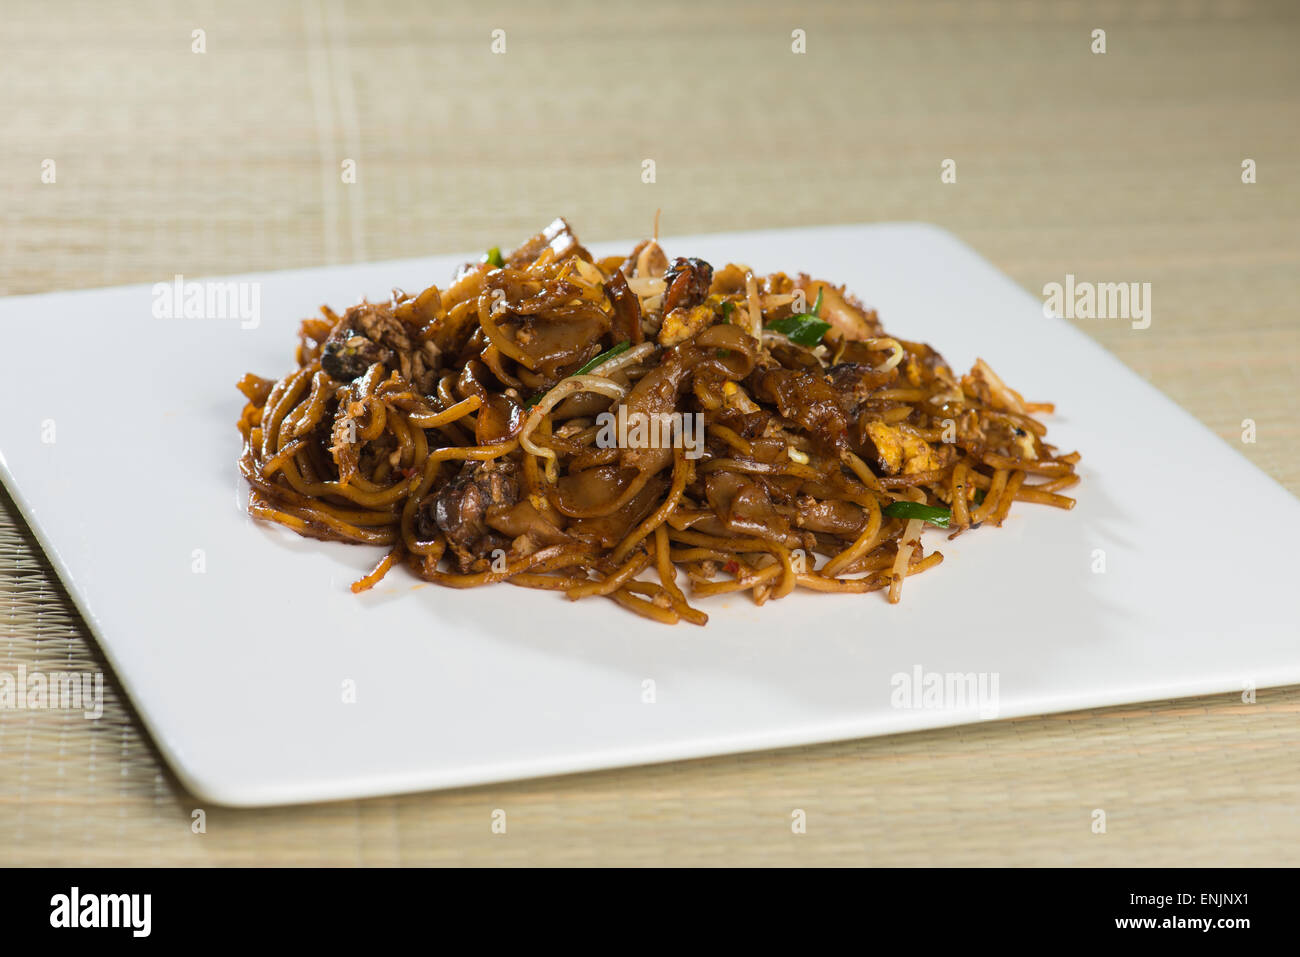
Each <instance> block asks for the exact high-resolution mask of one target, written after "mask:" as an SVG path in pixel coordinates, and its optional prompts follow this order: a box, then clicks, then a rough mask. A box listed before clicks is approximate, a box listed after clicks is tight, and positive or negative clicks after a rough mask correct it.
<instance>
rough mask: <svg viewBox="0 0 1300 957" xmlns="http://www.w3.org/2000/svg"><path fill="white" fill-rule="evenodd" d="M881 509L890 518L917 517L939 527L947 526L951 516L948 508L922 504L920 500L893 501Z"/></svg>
mask: <svg viewBox="0 0 1300 957" xmlns="http://www.w3.org/2000/svg"><path fill="white" fill-rule="evenodd" d="M882 511H883V512H884V514H886V515H888V516H889V517H890V518H903V519H908V518H919V519H923V520H924V521H927V522H929V523H930V524H931V525H938V526H939V527H940V528H947V527H948V521H949V520H950V519H951V518H952V512H950V511H949V510H948V509H946V508H943V507H941V506H938V505H922V504H921V503H920V502H894V503H893V504H891V505H886V506H885V507H884V509H882Z"/></svg>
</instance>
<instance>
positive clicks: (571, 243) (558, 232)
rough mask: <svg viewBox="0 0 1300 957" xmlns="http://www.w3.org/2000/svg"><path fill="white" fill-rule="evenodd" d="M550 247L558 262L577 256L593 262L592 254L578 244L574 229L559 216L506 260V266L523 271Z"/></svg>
mask: <svg viewBox="0 0 1300 957" xmlns="http://www.w3.org/2000/svg"><path fill="white" fill-rule="evenodd" d="M548 246H549V247H550V248H551V250H552V251H553V252H554V253H555V258H556V259H557V260H560V259H563V258H564V257H566V256H572V255H574V254H577V255H578V256H580V257H582V258H583V259H585V260H587V261H588V262H590V261H591V253H589V252H587V250H586V249H585V248H583V246H582V245H581V244H580V243H579V242H578V237H577V236H576V235H574V232H573V228H572V227H571V226H570V225H569V224H568V223H567V222H565V221H564V219H563V218H562V217H558V216H557V217H556V218H555V219H554V220H553V221H552V222H551V224H550V225H549V226H547V227H546V228H545V229H543V230H542V231H541V232H540V233H538V234H537V235H536V236H534V237H533V238H532V239H530V240H528V241H527V242H526V243H524V244H523V245H522V246H520V247H519V248H518V249H516V250H515V251H514V252H512V253H511V254H510V255H509V256H508V257H507V258H506V265H507V266H509V267H511V268H512V269H523V268H524V267H525V266H528V265H530V264H532V263H534V262H536V261H537V257H538V256H540V255H541V254H542V253H543V252H544V251H545V250H546V248H547V247H548Z"/></svg>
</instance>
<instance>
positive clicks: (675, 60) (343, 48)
mask: <svg viewBox="0 0 1300 957" xmlns="http://www.w3.org/2000/svg"><path fill="white" fill-rule="evenodd" d="M444 6H445V7H446V9H442V7H444ZM1298 11H1300V8H1298V7H1297V6H1296V5H1294V4H1290V3H1285V2H1277V3H1266V2H1251V0H1238V2H1229V3H1218V2H1208V0H1207V2H1197V3H1175V2H1168V0H1163V2H1162V0H1156V2H1151V0H1148V2H1140V3H1129V2H1118V0H1117V2H1111V3H1096V4H1093V3H1077V2H1060V3H1044V4H1038V3H1032V2H996V0H995V2H978V3H966V2H957V0H952V2H920V3H907V4H866V3H855V4H839V3H832V2H804V3H799V4H784V5H780V4H765V3H711V4H700V3H659V4H653V5H650V6H647V5H645V4H626V5H616V4H604V5H590V4H583V3H576V2H573V3H563V2H550V3H545V4H528V3H514V2H506V3H502V2H498V3H493V4H486V5H485V4H478V5H472V6H468V5H467V8H461V7H460V6H459V5H456V6H453V5H450V4H447V5H430V4H422V3H415V2H412V3H393V4H389V3H358V4H348V3H343V2H340V0H305V2H301V3H289V4H271V3H264V2H252V0H234V2H222V3H215V2H213V3H187V2H181V3H165V2H157V3H144V2H121V3H112V4H107V3H98V2H82V3H43V2H28V0H9V2H7V3H6V4H5V15H4V18H3V20H4V22H3V25H0V90H3V95H2V96H0V130H2V131H3V132H2V133H0V136H2V137H3V149H2V150H0V196H2V197H3V203H0V224H2V225H0V294H17V293H27V292H38V291H46V290H54V289H69V288H86V287H94V286H105V285H114V284H119V283H128V282H156V281H159V280H162V279H168V278H170V277H171V276H173V275H174V274H176V273H182V274H184V275H186V276H187V277H190V276H201V275H213V274H221V273H227V272H236V271H245V270H256V269H281V268H289V267H296V266H312V265H321V264H328V263H345V262H354V261H363V260H379V259H385V258H391V257H402V256H416V255H422V254H432V253H437V252H451V251H456V250H471V249H481V248H486V247H488V246H491V245H502V246H508V245H509V244H511V243H512V242H515V241H517V240H519V239H521V238H522V237H524V236H526V235H528V234H530V233H532V232H534V231H535V230H536V229H537V228H539V226H540V225H542V224H543V223H545V222H546V221H548V220H549V219H550V218H551V217H553V216H554V215H557V214H562V215H565V216H567V217H569V218H570V221H571V222H572V223H574V225H575V226H576V228H577V229H578V231H579V234H580V235H581V236H583V237H584V238H587V239H590V240H599V239H609V238H616V237H626V236H633V235H638V234H642V233H645V232H647V231H648V230H649V229H650V227H651V223H652V220H653V217H654V213H655V211H656V210H662V223H661V229H662V231H663V233H664V234H666V235H669V236H671V235H673V234H686V233H692V232H712V231H719V230H730V229H750V228H759V227H780V226H794V225H802V224H818V223H837V222H843V223H848V222H866V221H880V220H904V219H908V220H911V219H915V220H926V221H931V222H935V223H938V224H940V225H942V226H945V227H947V228H949V229H951V230H953V231H954V232H956V233H957V234H958V235H960V236H961V237H962V238H963V239H965V240H966V241H967V242H969V243H970V244H971V245H973V246H974V247H975V248H976V249H978V250H980V251H981V252H982V253H983V254H984V255H986V256H987V257H988V258H989V259H990V260H992V261H993V262H994V263H995V264H996V265H997V266H998V267H1000V268H1001V269H1003V270H1005V271H1006V272H1007V273H1008V274H1010V275H1011V276H1012V277H1014V278H1015V279H1016V280H1017V281H1018V282H1019V283H1021V284H1022V285H1023V286H1024V287H1025V288H1027V289H1029V290H1031V291H1033V292H1034V293H1035V294H1038V292H1039V291H1040V290H1041V289H1042V287H1043V285H1044V284H1045V283H1047V282H1053V281H1057V282H1061V281H1063V280H1064V277H1065V275H1066V274H1067V273H1069V274H1074V275H1075V276H1077V277H1079V278H1080V279H1088V280H1092V281H1096V282H1131V281H1140V282H1150V283H1151V284H1152V287H1151V288H1152V299H1151V305H1152V323H1151V326H1150V328H1148V329H1145V330H1135V329H1133V328H1132V327H1131V325H1130V324H1129V323H1127V322H1123V321H1101V320H1078V325H1080V326H1081V327H1082V328H1083V329H1085V330H1086V331H1087V332H1088V333H1089V334H1090V335H1092V336H1094V337H1095V338H1097V339H1098V340H1099V341H1101V342H1102V343H1103V344H1105V345H1106V347H1107V348H1109V349H1111V350H1112V351H1114V352H1115V353H1116V354H1118V355H1119V356H1120V357H1121V358H1122V359H1123V361H1124V362H1126V363H1127V364H1128V365H1129V366H1130V367H1132V368H1133V369H1135V370H1136V371H1137V372H1138V373H1139V374H1141V375H1143V376H1145V377H1146V378H1148V379H1149V380H1150V381H1152V382H1153V383H1154V384H1155V385H1157V386H1158V387H1159V388H1160V389H1162V390H1163V391H1165V392H1166V393H1168V394H1169V395H1171V396H1172V397H1173V398H1174V399H1175V400H1177V401H1178V402H1179V403H1181V404H1182V405H1184V406H1185V407H1187V408H1188V409H1190V410H1191V411H1192V412H1193V413H1194V414H1195V415H1196V416H1198V417H1199V418H1200V419H1201V420H1202V421H1203V422H1205V423H1206V424H1207V425H1208V426H1209V427H1210V428H1211V429H1213V430H1214V431H1215V432H1217V433H1218V434H1219V435H1220V436H1222V437H1223V438H1224V439H1225V440H1226V441H1229V442H1231V443H1233V444H1234V445H1235V446H1237V447H1238V448H1240V449H1241V450H1242V451H1243V452H1244V454H1246V455H1247V456H1248V457H1249V458H1250V459H1251V460H1252V461H1254V462H1255V463H1256V464H1258V465H1259V466H1260V467H1261V468H1262V469H1264V470H1265V471H1266V472H1268V473H1269V474H1271V475H1273V476H1274V477H1275V478H1277V479H1278V480H1279V481H1281V482H1282V483H1283V484H1284V485H1286V486H1287V487H1288V488H1289V489H1290V490H1291V491H1292V492H1293V493H1296V492H1300V452H1297V449H1300V426H1297V420H1296V416H1295V396H1296V394H1297V386H1300V360H1298V358H1297V357H1298V356H1300V323H1298V322H1297V319H1296V313H1295V293H1296V279H1297V275H1298V274H1300V229H1298V228H1297V225H1298V224H1300V185H1298V184H1300V159H1297V155H1298V154H1297V146H1300V58H1297V57H1296V56H1295V50H1296V49H1297V47H1298V46H1300V44H1298V41H1300V12H1298ZM1098 29H1100V30H1104V31H1105V42H1106V52H1105V53H1094V52H1092V49H1091V48H1092V47H1093V45H1094V44H1095V39H1094V36H1093V31H1094V30H1098ZM200 30H201V31H203V33H202V34H199V35H196V34H195V31H200ZM494 31H504V32H503V33H500V34H495V35H494ZM794 31H803V37H804V42H805V44H806V52H805V53H802V54H798V53H795V52H793V51H792V44H795V43H796V42H797V37H796V36H795V34H794ZM200 39H201V40H202V44H203V48H204V50H203V52H195V46H196V45H197V44H198V42H199V40H200ZM494 42H496V43H497V46H498V48H500V46H501V43H504V52H498V53H494V52H493V43H494ZM349 160H350V161H352V162H353V163H354V164H355V165H354V168H355V171H356V181H355V182H354V183H345V182H343V176H342V170H343V169H344V164H345V163H346V162H347V161H349ZM945 160H953V161H954V163H955V170H956V182H955V183H943V182H941V175H940V174H941V167H942V164H943V163H944V161H945ZM1246 160H1253V161H1254V168H1255V171H1256V180H1257V181H1256V182H1254V183H1244V182H1243V181H1242V172H1243V162H1244V161H1246ZM47 161H50V162H47ZM646 161H653V169H654V174H655V175H654V181H653V182H649V183H648V182H644V181H643V171H645V170H646V169H648V168H649V167H647V166H646ZM51 162H52V164H53V165H52V166H51ZM51 170H52V171H53V173H54V176H53V180H54V181H53V182H45V181H43V177H44V179H49V178H50V177H49V175H48V174H49V172H50V171H51ZM372 292H382V290H377V291H372ZM859 292H861V293H862V295H863V296H864V297H865V298H866V299H867V300H870V295H871V291H870V290H869V289H865V290H859ZM40 320H41V317H40V316H33V317H32V321H33V322H39V321H40ZM940 346H942V344H940ZM286 348H287V347H286ZM178 358H183V357H178ZM1044 361H1051V357H1044ZM15 362H43V363H48V364H49V365H50V368H51V374H57V370H58V361H57V357H53V356H30V355H26V354H24V352H23V347H22V342H21V341H18V342H13V341H10V342H5V343H3V344H0V371H3V368H4V367H6V366H8V365H9V364H10V363H15ZM1097 386H1098V388H1105V383H1098V384H1097ZM106 389H111V382H107V381H106ZM232 395H233V393H232ZM5 414H8V415H25V416H30V417H31V418H32V421H33V427H34V428H36V427H38V423H39V421H40V419H41V411H40V410H39V409H36V408H25V407H20V408H17V409H6V410H5ZM1133 414H1134V415H1141V414H1142V410H1141V409H1134V410H1133ZM233 417H234V406H233V405H232V421H233ZM1247 419H1249V420H1252V421H1253V423H1254V437H1255V441H1254V442H1251V443H1246V442H1243V441H1242V438H1243V432H1244V431H1245V430H1246V428H1247V427H1246V425H1244V424H1243V423H1244V420H1247ZM140 440H141V442H147V441H149V437H148V436H140ZM1176 478H1177V479H1178V480H1181V481H1198V482H1204V483H1205V484H1206V489H1207V503H1208V502H1210V501H1216V502H1219V503H1221V507H1220V508H1219V509H1214V508H1210V509H1209V510H1208V511H1207V516H1206V519H1205V520H1207V521H1231V520H1232V516H1231V508H1230V506H1231V503H1230V502H1224V500H1223V497H1222V494H1221V493H1222V491H1224V490H1216V489H1214V482H1213V476H1207V475H1179V476H1176ZM1151 493H1152V494H1153V495H1154V494H1159V489H1152V490H1151ZM1081 494H1087V491H1086V489H1084V490H1083V491H1082V492H1081ZM69 507H75V503H69ZM1260 533H1261V534H1268V533H1269V531H1268V529H1261V530H1260ZM104 548H105V549H106V550H111V549H112V548H113V543H111V542H105V543H104ZM1206 558H1207V560H1206V574H1205V579H1204V580H1203V581H1200V582H1195V583H1189V594H1194V592H1195V589H1196V588H1212V587H1214V576H1213V561H1214V558H1215V557H1214V556H1207V557H1206ZM142 589H143V591H144V593H145V594H146V595H147V589H148V583H147V582H144V583H142ZM144 600H147V598H145V599H144ZM1279 627H1289V628H1292V629H1294V628H1296V625H1295V623H1294V622H1280V623H1279ZM178 640H183V636H178ZM1044 640H1045V641H1050V640H1051V633H1050V628H1049V629H1048V630H1047V631H1046V632H1045V633H1044ZM19 667H24V668H26V669H28V670H33V669H38V670H43V671H56V670H69V671H86V670H90V671H94V670H103V669H104V667H105V666H104V664H103V661H102V658H101V656H100V654H99V652H98V650H97V648H96V647H95V645H94V643H93V641H92V640H91V639H90V637H89V635H88V633H87V631H86V629H85V628H84V626H83V625H82V624H81V622H80V620H79V618H78V615H77V613H76V611H75V609H74V608H73V607H72V605H71V603H70V602H69V600H68V598H67V596H66V594H65V593H64V592H63V590H62V588H61V586H60V585H59V584H58V582H57V580H56V579H55V578H54V576H53V574H52V572H51V571H50V568H49V566H48V564H47V563H46V561H45V560H44V558H43V557H42V555H41V553H40V550H39V548H37V547H36V545H35V543H34V542H33V540H32V538H31V535H30V533H29V532H28V530H27V529H26V526H25V524H24V522H23V521H22V519H21V518H20V517H19V516H18V515H17V512H16V510H15V509H14V507H13V503H12V502H11V501H10V500H9V499H8V498H7V497H0V672H6V673H11V674H12V673H16V672H17V670H18V669H19ZM1298 714H1300V688H1289V689H1279V690H1264V691H1261V692H1259V693H1258V696H1257V698H1256V701H1255V702H1254V703H1245V702H1243V701H1242V700H1241V698H1240V697H1239V696H1237V695H1223V696H1216V697H1213V698H1201V699H1194V700H1188V701H1179V702H1163V703H1154V704H1151V705H1143V706H1135V707H1125V708H1114V709H1107V710H1101V711H1093V712H1084V713H1075V714H1070V715H1063V716H1055V717H1044V718H1033V719H1022V720H1014V721H1002V722H996V723H992V724H985V725H979V726H973V727H965V728H957V729H950V730H942V731H933V732H925V733H919V734H911V735H904V736H896V737H890V738H881V739H870V740H864V741H856V742H847V743H841V744H833V745H825V746H818V747H809V748H800V749H794V750H787V751H778V752H765V753H760V754H749V755H741V756H736V757H725V758H717V759H709V760H700V761H690V762H681V763H676V764H670V765H664V766H658V767H649V768H636V769H629V770H619V771H610V772H601V773H594V774H584V775H577V776H572V777H565V778H552V779H547V780H541V781H529V782H519V783H513V784H506V785H499V786H489V787H480V788H473V789H464V790H459V791H452V792H444V793H437V794H424V795H412V796H406V797H400V798H392V799H381V800H369V801H356V802H341V803H337V804H330V805H320V806H311V807H299V808H285V809H273V810H264V811H234V810H228V809H221V808H215V807H200V806H199V805H198V804H197V803H196V801H195V799H194V798H192V797H191V796H189V795H187V794H186V793H185V792H184V791H183V789H181V788H180V787H179V786H178V785H177V784H176V782H175V781H174V779H173V778H172V777H171V775H170V773H169V772H168V771H167V770H166V768H165V767H164V766H163V765H162V764H161V762H160V761H159V758H158V755H157V754H156V752H155V751H154V750H153V747H152V745H151V744H150V742H149V740H148V738H147V737H146V736H145V735H144V734H143V733H142V731H141V728H140V725H139V723H138V721H137V720H136V718H135V716H134V715H133V714H132V712H131V709H130V706H129V704H128V703H127V702H126V701H125V700H124V698H123V696H122V695H121V693H120V691H119V690H118V688H117V685H116V682H115V680H114V678H113V676H112V675H111V673H108V674H107V675H106V688H105V705H104V713H103V716H102V717H101V718H100V719H98V720H86V719H84V718H83V717H81V716H80V715H79V714H71V713H67V712H57V711H0V863H12V864H177V863H179V864H416V863H422V864H428V863H433V864H619V865H630V864H724V863H732V864H759V863H763V864H799V865H804V864H901V865H944V864H1003V863H1006V864H1062V865H1095V864H1140V865H1159V864H1197V863H1218V864H1243V865H1250V864H1297V863H1300V816H1298V815H1297V807H1300V759H1297V754H1300V722H1298V721H1297V715H1298ZM496 809H502V810H505V811H506V812H507V821H508V826H507V832H506V833H505V834H493V833H492V829H491V815H492V812H493V811H494V810H496ZM796 809H802V810H803V811H805V812H806V815H807V832H806V833H805V834H795V833H792V828H791V821H792V813H793V812H794V811H795V810H796ZM196 810H201V811H203V812H204V813H203V814H202V815H199V816H198V817H197V818H196V816H195V813H194V812H195V811H196ZM1097 810H1101V811H1104V812H1105V820H1106V829H1105V832H1104V833H1095V832H1094V826H1093V822H1094V820H1095V819H1096V816H1095V814H1094V812H1095V811H1097ZM199 820H201V822H202V824H203V829H202V830H201V831H198V828H197V821H199ZM196 831H198V832H196Z"/></svg>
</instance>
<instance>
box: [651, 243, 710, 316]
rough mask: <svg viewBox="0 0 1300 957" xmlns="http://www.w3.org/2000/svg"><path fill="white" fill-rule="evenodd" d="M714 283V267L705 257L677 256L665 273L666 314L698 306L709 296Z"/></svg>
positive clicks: (664, 308)
mask: <svg viewBox="0 0 1300 957" xmlns="http://www.w3.org/2000/svg"><path fill="white" fill-rule="evenodd" d="M712 283H713V267H712V266H710V265H709V264H708V263H706V262H705V261H704V260H703V259H683V258H682V257H680V256H679V257H677V259H675V260H674V261H673V264H672V267H671V268H670V269H669V270H668V271H667V272H666V273H664V305H663V311H664V314H665V315H667V314H668V313H670V312H672V311H673V310H674V309H678V308H681V309H690V308H691V307H692V306H698V305H699V304H700V303H702V302H703V301H704V299H705V297H706V296H708V294H709V286H710V285H712Z"/></svg>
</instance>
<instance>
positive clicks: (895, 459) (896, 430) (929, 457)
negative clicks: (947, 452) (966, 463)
mask: <svg viewBox="0 0 1300 957" xmlns="http://www.w3.org/2000/svg"><path fill="white" fill-rule="evenodd" d="M867 436H868V438H870V439H871V442H872V444H873V445H875V447H876V457H877V458H878V459H879V460H880V464H881V465H882V466H884V467H885V469H886V470H887V471H888V472H889V474H890V475H897V474H898V473H899V472H902V473H903V474H904V475H914V474H915V473H917V472H928V471H930V470H931V469H937V468H940V467H941V466H940V464H939V457H938V456H937V455H935V454H934V449H932V448H930V445H929V443H927V442H926V441H925V439H923V438H921V437H920V436H919V435H916V434H915V433H913V432H912V431H911V430H910V429H907V428H904V427H902V426H890V425H886V424H885V423H884V422H870V423H868V424H867Z"/></svg>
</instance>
